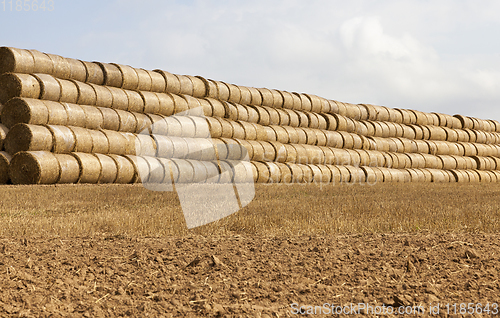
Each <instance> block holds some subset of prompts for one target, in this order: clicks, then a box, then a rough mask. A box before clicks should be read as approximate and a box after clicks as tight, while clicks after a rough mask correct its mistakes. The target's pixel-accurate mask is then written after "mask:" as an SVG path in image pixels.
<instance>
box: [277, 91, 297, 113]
mask: <svg viewBox="0 0 500 318" xmlns="http://www.w3.org/2000/svg"><path fill="white" fill-rule="evenodd" d="M279 93H280V94H281V99H282V100H283V106H282V107H283V108H286V109H295V108H294V98H293V95H292V93H290V92H287V91H279Z"/></svg>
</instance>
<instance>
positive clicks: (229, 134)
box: [215, 118, 234, 138]
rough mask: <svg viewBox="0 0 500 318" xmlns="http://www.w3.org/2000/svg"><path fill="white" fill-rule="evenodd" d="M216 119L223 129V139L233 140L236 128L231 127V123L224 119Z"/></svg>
mask: <svg viewBox="0 0 500 318" xmlns="http://www.w3.org/2000/svg"><path fill="white" fill-rule="evenodd" d="M215 119H216V120H218V121H219V123H220V125H221V127H222V133H221V137H222V138H233V132H234V127H233V126H232V125H231V123H230V122H229V121H227V120H225V119H224V118H215Z"/></svg>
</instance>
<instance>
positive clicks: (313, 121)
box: [304, 112, 319, 129]
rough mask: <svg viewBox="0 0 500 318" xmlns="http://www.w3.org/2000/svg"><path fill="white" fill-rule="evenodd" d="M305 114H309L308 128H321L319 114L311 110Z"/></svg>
mask: <svg viewBox="0 0 500 318" xmlns="http://www.w3.org/2000/svg"><path fill="white" fill-rule="evenodd" d="M304 114H305V115H306V116H307V122H308V125H307V127H308V128H314V129H317V128H319V119H318V117H319V115H317V114H315V113H311V112H304ZM304 127H305V126H304Z"/></svg>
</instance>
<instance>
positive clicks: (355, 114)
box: [344, 103, 361, 120]
mask: <svg viewBox="0 0 500 318" xmlns="http://www.w3.org/2000/svg"><path fill="white" fill-rule="evenodd" d="M344 105H345V108H346V117H349V118H351V119H355V120H360V118H361V111H360V110H359V108H358V106H357V105H354V104H350V103H344Z"/></svg>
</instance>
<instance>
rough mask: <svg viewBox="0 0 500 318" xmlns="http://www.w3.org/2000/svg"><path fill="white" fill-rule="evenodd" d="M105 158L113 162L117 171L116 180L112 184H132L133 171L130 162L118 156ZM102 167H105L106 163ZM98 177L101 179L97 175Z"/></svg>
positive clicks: (111, 155)
mask: <svg viewBox="0 0 500 318" xmlns="http://www.w3.org/2000/svg"><path fill="white" fill-rule="evenodd" d="M107 156H108V157H109V158H111V159H112V160H113V161H114V162H115V165H116V169H117V172H116V178H115V180H114V181H113V182H114V183H120V184H128V183H132V181H133V180H134V176H135V170H134V166H133V165H132V162H130V161H129V160H128V159H127V158H125V157H123V156H119V155H113V154H110V155H107ZM103 166H104V167H105V166H107V163H106V164H105V165H103ZM99 177H101V175H99Z"/></svg>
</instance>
